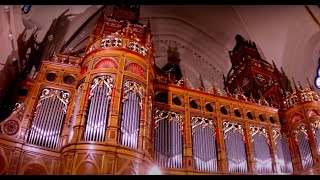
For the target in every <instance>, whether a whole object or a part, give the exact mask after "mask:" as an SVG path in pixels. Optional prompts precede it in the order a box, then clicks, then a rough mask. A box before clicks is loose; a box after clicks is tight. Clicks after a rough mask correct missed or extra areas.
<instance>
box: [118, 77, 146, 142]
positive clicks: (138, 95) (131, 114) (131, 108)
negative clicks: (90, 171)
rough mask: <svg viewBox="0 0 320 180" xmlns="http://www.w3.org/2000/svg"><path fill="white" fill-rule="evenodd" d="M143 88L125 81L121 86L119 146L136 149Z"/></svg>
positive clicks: (143, 94) (132, 82)
mask: <svg viewBox="0 0 320 180" xmlns="http://www.w3.org/2000/svg"><path fill="white" fill-rule="evenodd" d="M144 97H145V90H144V88H143V87H142V86H141V85H140V84H138V83H136V82H134V81H126V82H125V83H124V86H123V100H122V102H123V104H122V118H121V119H122V120H121V141H120V143H121V145H124V146H128V147H132V148H137V146H138V135H139V122H140V113H141V109H142V99H143V98H144Z"/></svg>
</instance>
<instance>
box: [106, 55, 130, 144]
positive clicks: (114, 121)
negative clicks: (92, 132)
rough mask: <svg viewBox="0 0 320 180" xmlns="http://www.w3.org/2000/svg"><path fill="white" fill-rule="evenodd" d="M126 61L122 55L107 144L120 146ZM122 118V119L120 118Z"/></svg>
mask: <svg viewBox="0 0 320 180" xmlns="http://www.w3.org/2000/svg"><path fill="white" fill-rule="evenodd" d="M125 61H126V55H125V54H122V56H121V57H120V59H119V66H118V74H117V76H116V77H115V86H114V90H113V93H112V100H111V104H110V111H109V114H110V115H109V117H108V118H109V121H108V126H107V131H106V135H107V136H106V137H107V138H106V142H108V143H112V144H118V143H119V139H120V122H121V114H122V113H121V112H122V111H121V110H120V109H121V104H122V103H121V101H122V91H123V87H122V86H123V72H124V66H125ZM119 117H120V118H119Z"/></svg>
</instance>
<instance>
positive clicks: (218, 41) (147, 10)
mask: <svg viewBox="0 0 320 180" xmlns="http://www.w3.org/2000/svg"><path fill="white" fill-rule="evenodd" d="M10 8H11V9H10V10H11V12H10V14H11V17H10V18H11V19H10V18H9V20H8V19H5V17H4V15H2V14H1V13H5V12H4V9H5V8H4V6H2V8H1V10H0V17H1V18H2V19H1V20H2V22H1V25H4V26H6V27H8V30H7V31H10V28H11V29H13V31H12V33H13V38H17V37H18V35H19V34H20V33H21V32H22V31H23V30H24V29H25V28H27V29H28V30H27V31H28V33H29V34H31V32H32V31H33V30H34V29H35V28H38V34H37V39H38V40H39V41H41V40H42V39H43V37H44V36H45V34H46V32H47V31H48V29H49V27H50V25H51V23H52V21H53V19H55V18H57V17H58V16H60V15H61V14H62V13H63V12H64V11H66V10H67V9H69V10H68V11H67V12H66V14H69V16H68V19H69V20H70V23H69V24H68V26H66V28H65V29H64V36H63V38H62V39H63V41H64V42H68V44H67V45H68V46H69V48H74V46H75V45H78V44H79V42H80V41H82V40H83V38H84V37H86V36H88V35H89V34H90V33H91V32H90V31H91V29H92V28H93V27H94V23H88V20H91V21H92V22H94V21H95V20H96V18H95V17H97V16H98V14H99V13H98V12H100V11H102V10H104V11H105V13H106V14H107V15H109V14H111V11H112V8H113V6H97V5H92V6H91V5H70V6H68V5H57V6H52V5H51V6H36V5H34V6H32V7H31V10H30V12H29V13H28V14H23V13H20V6H12V7H10ZM140 19H141V22H142V23H146V22H147V20H150V22H151V29H152V34H153V38H154V42H155V46H156V55H157V57H156V64H157V66H159V67H162V66H164V65H165V63H166V62H167V49H168V47H178V51H179V54H180V59H181V62H180V65H181V69H182V73H183V75H184V76H186V77H187V78H188V79H189V80H190V81H191V82H193V83H194V85H195V86H197V85H199V84H197V83H199V81H198V80H199V79H200V78H202V79H203V80H204V84H205V86H206V87H209V86H210V85H211V83H212V81H215V82H216V83H217V84H218V86H219V87H220V88H221V89H222V87H223V84H222V74H225V75H226V74H227V72H228V70H229V69H230V68H231V63H230V60H229V55H228V51H230V50H232V48H233V47H234V45H235V39H234V38H235V36H236V35H237V34H240V35H242V36H243V37H244V38H245V39H248V40H251V41H254V42H255V43H256V44H257V46H258V48H259V50H260V53H261V55H262V57H264V58H265V60H267V61H268V62H270V63H271V62H272V60H273V61H274V62H275V64H276V65H277V67H278V68H280V67H282V68H283V69H284V71H285V72H286V74H287V76H288V77H289V78H291V77H294V78H295V80H296V81H300V82H301V84H306V78H307V77H308V78H309V79H310V81H312V82H313V81H314V78H315V75H316V68H317V66H318V59H319V55H320V31H319V29H320V26H319V24H318V20H320V8H319V7H318V6H304V5H282V6H279V5H278V6H271V5H259V6H258V5H255V6H253V5H241V6H240V5H237V6H232V5H223V6H222V5H192V6H190V5H142V6H141V18H140ZM2 27H3V26H2ZM0 33H1V34H0V40H1V38H2V40H3V41H2V42H4V41H8V40H7V39H8V38H7V36H8V35H7V34H6V30H5V29H3V30H0ZM75 33H76V34H75ZM53 38H55V36H54V35H53ZM8 42H9V41H8ZM61 44H62V43H61ZM82 44H85V43H82ZM78 46H79V45H78ZM80 46H81V45H80ZM12 49H14V47H13V48H12ZM12 49H11V50H12ZM0 51H1V53H0V54H1V55H0V58H1V59H0V61H3V59H6V58H7V56H8V55H9V54H10V53H11V52H10V48H5V49H2V50H0ZM200 76H201V77H200Z"/></svg>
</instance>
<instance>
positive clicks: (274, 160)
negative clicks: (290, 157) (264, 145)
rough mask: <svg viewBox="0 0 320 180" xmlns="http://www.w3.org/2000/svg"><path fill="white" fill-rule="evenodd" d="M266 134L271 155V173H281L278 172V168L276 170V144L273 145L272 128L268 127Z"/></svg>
mask: <svg viewBox="0 0 320 180" xmlns="http://www.w3.org/2000/svg"><path fill="white" fill-rule="evenodd" d="M268 134H269V145H270V155H271V160H272V171H273V172H274V173H277V174H279V173H281V172H278V171H277V170H278V168H277V163H276V162H277V159H278V158H277V147H276V144H275V139H274V136H273V134H274V133H273V127H270V126H269V127H268Z"/></svg>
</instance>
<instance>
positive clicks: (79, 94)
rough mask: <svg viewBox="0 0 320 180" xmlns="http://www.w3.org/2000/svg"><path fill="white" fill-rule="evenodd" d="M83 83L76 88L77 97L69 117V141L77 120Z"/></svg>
mask: <svg viewBox="0 0 320 180" xmlns="http://www.w3.org/2000/svg"><path fill="white" fill-rule="evenodd" d="M82 87H83V84H81V85H80V86H79V88H78V93H77V97H76V100H75V103H74V109H73V113H72V117H71V124H70V134H69V139H68V142H70V141H71V139H72V136H73V126H74V124H75V123H76V120H77V115H78V111H79V107H80V99H81V93H82V92H81V90H82Z"/></svg>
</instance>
